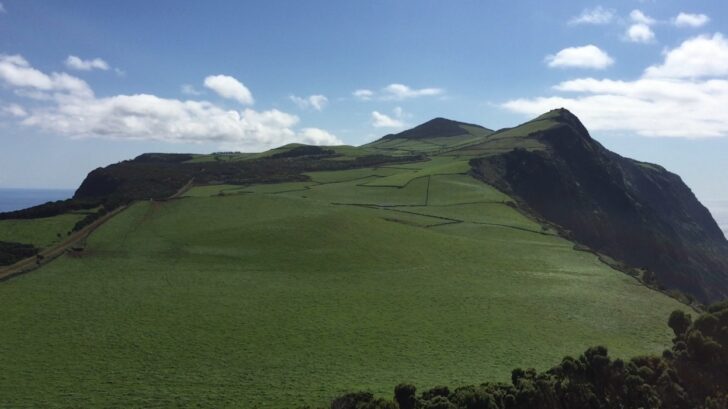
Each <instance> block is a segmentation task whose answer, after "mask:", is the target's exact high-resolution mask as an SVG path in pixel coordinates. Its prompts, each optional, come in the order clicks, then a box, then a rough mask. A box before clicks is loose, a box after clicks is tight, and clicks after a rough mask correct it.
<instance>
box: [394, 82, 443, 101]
mask: <svg viewBox="0 0 728 409" xmlns="http://www.w3.org/2000/svg"><path fill="white" fill-rule="evenodd" d="M443 92H444V91H443V90H442V89H440V88H420V89H412V88H410V87H408V86H407V85H404V84H389V85H387V86H386V87H384V89H382V93H383V94H384V96H383V98H384V99H407V98H417V97H425V96H435V95H440V94H442V93H443Z"/></svg>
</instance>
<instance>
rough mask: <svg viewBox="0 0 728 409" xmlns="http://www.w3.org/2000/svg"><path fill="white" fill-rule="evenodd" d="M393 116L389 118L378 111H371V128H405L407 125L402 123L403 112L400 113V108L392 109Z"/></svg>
mask: <svg viewBox="0 0 728 409" xmlns="http://www.w3.org/2000/svg"><path fill="white" fill-rule="evenodd" d="M392 112H393V114H394V115H393V116H389V115H386V114H383V113H381V112H379V111H373V112H372V126H373V127H375V128H393V129H396V128H404V127H405V126H407V124H405V123H404V121H403V120H402V117H403V116H404V111H402V108H400V107H396V108H394V110H393V111H392Z"/></svg>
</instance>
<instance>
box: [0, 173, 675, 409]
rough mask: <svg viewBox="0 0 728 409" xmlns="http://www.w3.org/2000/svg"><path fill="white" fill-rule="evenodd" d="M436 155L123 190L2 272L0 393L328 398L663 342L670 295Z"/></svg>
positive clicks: (13, 400) (25, 396) (157, 398)
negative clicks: (149, 191)
mask: <svg viewBox="0 0 728 409" xmlns="http://www.w3.org/2000/svg"><path fill="white" fill-rule="evenodd" d="M444 165H446V164H444V163H443V160H442V159H438V160H436V161H433V162H432V163H429V164H428V163H420V164H412V166H413V167H415V168H416V169H418V170H419V172H420V173H421V174H419V175H415V176H411V175H410V176H407V177H405V178H404V179H408V183H404V184H403V187H401V188H397V187H383V186H368V182H370V181H374V180H379V179H383V178H387V177H392V175H397V174H399V173H401V172H412V171H411V170H410V169H396V168H380V169H367V170H361V169H360V170H352V171H344V172H319V173H312V174H310V176H311V178H312V181H311V182H307V183H293V184H282V185H260V186H248V187H244V188H236V187H231V186H221V187H214V186H213V187H201V188H195V189H193V190H192V191H190V192H189V197H186V198H183V199H180V200H174V201H170V202H165V203H150V202H142V203H137V204H136V205H134V206H132V207H131V208H130V209H128V210H126V211H125V212H123V213H122V214H121V215H119V216H117V217H116V218H114V219H112V220H111V221H110V222H108V223H107V224H106V225H104V226H103V227H102V228H100V229H99V230H98V231H97V232H96V233H95V234H94V235H93V236H91V238H90V239H89V243H88V248H87V250H86V254H85V255H84V256H83V257H81V258H71V257H63V258H61V259H59V260H58V261H56V262H53V263H51V264H50V265H48V266H46V267H44V268H41V269H39V270H38V271H35V272H33V273H31V274H28V275H25V276H21V277H18V278H16V279H13V280H11V281H8V282H5V283H2V284H0V299H1V300H3V309H4V314H3V318H2V320H0V357H1V359H2V360H1V361H0V368H1V370H0V406H2V407H5V406H7V407H22V406H47V407H88V406H103V407H135V406H136V407H175V406H195V405H198V406H205V407H258V406H259V407H265V406H266V405H271V406H274V407H291V406H296V405H298V404H304V403H309V404H324V403H325V402H326V400H327V399H329V398H331V397H332V396H334V395H336V394H338V393H340V392H342V391H345V390H360V389H365V390H371V391H374V392H376V393H379V394H383V395H390V394H391V390H390V389H391V386H392V385H394V384H396V383H398V382H400V381H403V380H408V381H412V382H414V383H416V384H418V385H420V386H421V387H427V386H433V384H436V383H438V384H439V383H446V384H451V385H454V384H455V385H456V384H465V383H477V382H480V381H485V380H504V381H505V380H507V379H508V374H509V373H510V370H511V369H512V368H514V367H517V366H532V365H535V366H537V367H539V368H540V369H544V368H546V367H549V366H551V365H553V364H554V363H556V362H557V361H558V360H559V359H560V358H561V357H563V356H564V355H566V354H577V353H580V352H581V351H583V350H584V349H585V348H586V347H587V346H591V345H595V344H606V345H608V346H609V347H610V349H611V350H612V351H613V352H614V353H615V354H616V355H618V356H625V357H626V356H632V355H636V354H640V353H647V352H659V351H661V350H662V348H664V347H665V346H666V345H668V344H669V340H670V334H669V332H668V330H666V326H665V325H664V319H665V317H666V316H667V315H668V314H669V312H670V311H671V310H673V309H675V308H678V307H679V306H680V305H678V304H677V303H676V302H674V301H673V300H671V299H669V298H667V297H665V296H663V295H661V294H659V293H656V292H653V291H651V290H648V289H646V288H645V287H642V286H640V285H638V284H637V282H636V281H635V280H633V279H631V278H629V277H627V276H625V275H624V274H622V273H619V272H616V271H614V270H611V269H609V268H608V267H606V266H605V265H604V264H602V263H600V262H598V261H597V260H596V258H595V257H594V256H593V255H591V254H589V253H585V252H578V251H574V250H573V249H572V244H571V243H569V242H567V241H565V240H563V239H561V238H559V237H556V236H554V235H552V234H551V233H550V232H548V231H542V229H541V226H539V225H538V224H536V223H535V222H533V221H531V220H529V219H526V218H525V217H524V216H522V215H521V214H520V213H518V212H517V211H515V210H514V209H512V208H511V207H509V206H507V205H506V204H505V202H507V201H508V200H509V198H508V197H507V196H504V195H503V194H501V193H500V192H497V191H495V190H494V189H492V188H490V187H489V186H487V185H484V184H481V183H479V182H477V181H475V180H473V179H471V178H470V177H469V176H466V175H462V174H451V175H439V172H428V171H427V168H428V167H431V168H435V167H437V168H439V169H443V166H444ZM444 168H445V169H448V167H447V166H445V167H444ZM454 169H456V170H457V171H456V172H455V173H458V172H459V171H460V169H459V168H457V166H455V167H454ZM433 175H435V176H433ZM221 190H222V191H224V193H225V195H224V196H218V195H217V193H218V192H219V191H221ZM243 191H244V192H249V193H244V194H243V193H241V192H243ZM333 203H336V204H333ZM425 226H429V227H425ZM542 233H545V234H542Z"/></svg>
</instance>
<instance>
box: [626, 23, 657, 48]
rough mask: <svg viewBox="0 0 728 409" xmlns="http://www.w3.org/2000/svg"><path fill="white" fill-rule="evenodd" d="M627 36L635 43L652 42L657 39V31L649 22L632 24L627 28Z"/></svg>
mask: <svg viewBox="0 0 728 409" xmlns="http://www.w3.org/2000/svg"><path fill="white" fill-rule="evenodd" d="M626 38H627V40H628V41H631V42H633V43H643V44H646V43H651V42H653V41H654V40H655V32H654V31H652V29H651V28H650V26H648V25H647V24H642V23H639V24H632V25H631V26H629V28H628V29H627V35H626Z"/></svg>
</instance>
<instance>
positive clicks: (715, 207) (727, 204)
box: [703, 200, 728, 237]
mask: <svg viewBox="0 0 728 409" xmlns="http://www.w3.org/2000/svg"><path fill="white" fill-rule="evenodd" d="M703 204H704V205H705V207H707V208H708V210H710V213H711V214H712V215H713V218H714V219H715V221H716V222H718V226H720V229H721V230H723V234H725V235H726V237H728V200H707V201H705V202H704V203H703Z"/></svg>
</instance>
